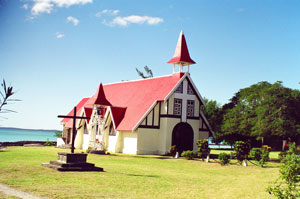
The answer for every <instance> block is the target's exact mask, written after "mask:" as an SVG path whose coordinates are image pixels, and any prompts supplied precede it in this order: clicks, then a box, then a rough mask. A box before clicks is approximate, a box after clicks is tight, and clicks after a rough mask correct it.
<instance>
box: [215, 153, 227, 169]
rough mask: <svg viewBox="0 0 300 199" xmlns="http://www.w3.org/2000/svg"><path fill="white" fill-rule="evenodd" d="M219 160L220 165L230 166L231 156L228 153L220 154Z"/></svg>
mask: <svg viewBox="0 0 300 199" xmlns="http://www.w3.org/2000/svg"><path fill="white" fill-rule="evenodd" d="M218 159H219V160H220V165H222V166H224V165H226V164H229V162H230V155H229V154H227V153H220V154H219V156H218Z"/></svg>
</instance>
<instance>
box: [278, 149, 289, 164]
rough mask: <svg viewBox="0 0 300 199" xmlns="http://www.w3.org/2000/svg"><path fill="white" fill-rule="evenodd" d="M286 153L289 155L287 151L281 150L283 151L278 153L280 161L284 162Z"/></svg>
mask: <svg viewBox="0 0 300 199" xmlns="http://www.w3.org/2000/svg"><path fill="white" fill-rule="evenodd" d="M286 155H287V152H286V151H281V152H280V153H279V154H278V159H279V160H280V162H282V160H283V159H284V158H285V156H286Z"/></svg>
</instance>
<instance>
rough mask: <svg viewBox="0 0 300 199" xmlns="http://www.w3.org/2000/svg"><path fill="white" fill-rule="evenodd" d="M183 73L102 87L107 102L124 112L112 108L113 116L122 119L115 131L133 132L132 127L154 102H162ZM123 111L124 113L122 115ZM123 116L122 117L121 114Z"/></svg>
mask: <svg viewBox="0 0 300 199" xmlns="http://www.w3.org/2000/svg"><path fill="white" fill-rule="evenodd" d="M183 75H184V73H174V74H173V75H169V76H163V77H156V78H149V79H143V80H137V81H128V82H120V83H114V84H107V85H104V86H103V89H104V92H105V95H106V98H107V100H108V101H109V102H110V103H111V104H112V105H113V106H117V107H124V108H126V110H124V109H123V110H120V109H119V110H118V109H116V108H115V107H113V108H112V112H113V116H115V115H117V116H116V118H114V119H115V122H116V123H118V122H117V121H116V120H117V118H121V117H123V119H121V121H120V122H119V124H115V125H116V129H117V130H128V131H132V130H134V127H135V126H136V125H137V124H138V122H139V121H140V120H141V119H142V117H143V116H144V115H145V114H146V112H147V111H148V110H149V109H150V107H151V106H152V105H153V104H154V103H155V102H156V101H163V100H164V99H165V98H166V97H167V96H168V94H169V93H170V92H171V91H172V89H173V88H174V87H175V86H176V84H177V83H178V81H179V80H180V79H181V78H182V76H183ZM122 111H124V113H122ZM121 113H122V114H124V115H122V114H121Z"/></svg>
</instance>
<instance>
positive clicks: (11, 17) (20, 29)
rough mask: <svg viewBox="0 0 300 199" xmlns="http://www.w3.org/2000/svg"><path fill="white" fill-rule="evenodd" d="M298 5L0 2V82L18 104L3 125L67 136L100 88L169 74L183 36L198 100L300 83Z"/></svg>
mask: <svg viewBox="0 0 300 199" xmlns="http://www.w3.org/2000/svg"><path fill="white" fill-rule="evenodd" d="M299 8H300V1H296V0H295V1H292V0H291V1H286V0H285V1H283V0H282V1H281V0H278V1H271V0H263V1H262V0H257V1H256V0H243V1H234V0H231V1H230V0H216V1H214V0H212V1H204V0H199V1H176V0H164V1H147V0H143V1H138V0H136V1H134V0H128V1H122V0H119V1H113V0H107V1H100V0H99V1H98V0H97V1H96V0H43V1H42V0H0V78H1V79H3V78H5V80H6V81H7V83H11V85H12V86H13V87H14V89H15V91H16V94H15V95H14V98H18V99H21V100H22V101H21V102H16V103H14V104H10V105H8V106H7V107H6V108H10V109H13V110H15V111H17V112H18V113H10V114H3V113H1V115H0V116H3V117H6V118H8V119H4V118H0V125H1V126H8V127H22V128H42V129H61V125H60V124H59V121H60V120H59V119H58V118H57V115H59V114H67V113H68V112H69V110H70V109H72V107H73V106H74V105H75V104H76V103H77V102H78V101H79V100H80V99H82V98H83V97H89V96H91V95H93V93H94V92H95V90H96V88H97V86H98V84H99V83H100V82H102V83H104V84H106V83H113V82H119V81H121V80H135V79H138V78H139V77H138V76H137V74H136V72H135V68H136V67H138V68H140V69H142V67H143V66H145V65H148V66H149V67H150V68H151V69H152V71H153V72H154V75H155V76H163V75H168V74H171V73H172V66H171V65H168V64H167V63H166V62H167V61H168V60H169V59H171V58H172V56H173V53H174V50H175V46H176V43H177V39H178V36H179V33H180V31H181V30H184V33H185V37H186V40H187V44H188V48H189V51H190V55H191V58H192V59H193V60H195V61H196V62H197V64H195V65H192V66H191V67H190V68H191V77H192V79H193V80H194V82H195V84H196V86H197V88H198V90H199V91H200V93H201V95H202V96H204V97H206V98H209V99H214V100H217V101H218V102H219V103H221V104H224V103H226V102H227V101H228V100H229V99H230V98H231V97H232V96H233V95H234V93H236V92H237V91H238V90H239V89H241V88H244V87H248V86H250V85H251V84H254V83H257V82H259V81H269V82H271V83H273V82H275V81H277V80H280V81H283V85H284V86H286V87H290V88H294V89H299V88H300V85H299V84H298V82H299V81H300V75H299V74H300V56H299V55H300V39H299V38H300V37H299V35H300V12H299Z"/></svg>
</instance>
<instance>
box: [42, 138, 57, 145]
mask: <svg viewBox="0 0 300 199" xmlns="http://www.w3.org/2000/svg"><path fill="white" fill-rule="evenodd" d="M44 146H55V143H54V142H51V141H49V138H47V140H46V142H45V144H44Z"/></svg>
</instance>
